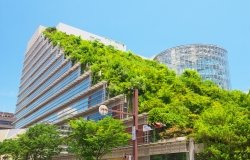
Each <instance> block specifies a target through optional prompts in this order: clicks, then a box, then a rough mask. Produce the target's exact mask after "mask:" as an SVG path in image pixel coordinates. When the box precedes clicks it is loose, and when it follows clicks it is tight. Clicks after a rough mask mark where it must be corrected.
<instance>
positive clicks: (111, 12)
mask: <svg viewBox="0 0 250 160" xmlns="http://www.w3.org/2000/svg"><path fill="white" fill-rule="evenodd" d="M249 8H250V1H249V0H237V1H228V0H174V1H172V0H154V1H153V0H151V1H150V0H124V1H118V0H106V1H100V0H99V1H98V0H91V1H90V0H88V1H87V0H36V1H34V0H22V1H18V0H15V1H14V0H1V1H0V35H1V38H0V41H1V43H0V53H1V63H0V75H1V78H0V111H7V112H14V111H15V104H16V96H17V92H18V87H19V81H20V76H21V70H22V63H23V59H24V53H25V49H26V45H27V42H28V40H29V39H30V37H31V36H32V34H33V33H34V31H35V30H36V28H37V27H38V26H39V25H45V26H56V25H57V23H59V22H63V23H66V24H69V25H72V26H75V27H78V28H81V29H83V30H86V31H89V32H92V33H95V34H98V35H102V36H105V37H109V38H111V39H114V40H117V41H120V42H123V43H125V44H126V45H127V47H128V49H129V50H132V51H133V52H135V53H137V54H140V55H142V56H144V57H152V56H154V55H155V54H157V53H159V52H161V51H162V50H165V49H167V48H170V47H174V46H177V45H182V44H192V43H209V44H217V45H219V46H222V47H223V48H225V49H227V50H228V52H229V65H230V78H231V85H232V88H233V89H239V90H242V91H248V90H249V89H250V9H249Z"/></svg>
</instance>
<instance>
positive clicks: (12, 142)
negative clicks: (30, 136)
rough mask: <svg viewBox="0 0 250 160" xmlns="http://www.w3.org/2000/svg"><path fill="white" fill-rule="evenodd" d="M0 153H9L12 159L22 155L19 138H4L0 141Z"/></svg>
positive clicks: (16, 159) (14, 159) (15, 159)
mask: <svg viewBox="0 0 250 160" xmlns="http://www.w3.org/2000/svg"><path fill="white" fill-rule="evenodd" d="M0 155H10V156H11V157H12V159H13V160H18V159H20V158H21V156H22V148H21V146H20V141H19V139H6V140H4V141H3V142H0Z"/></svg>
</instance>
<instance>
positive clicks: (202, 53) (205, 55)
mask: <svg viewBox="0 0 250 160" xmlns="http://www.w3.org/2000/svg"><path fill="white" fill-rule="evenodd" d="M154 59H155V60H157V61H159V62H160V63H163V64H166V65H167V66H168V67H169V68H171V69H173V70H175V71H176V72H177V74H181V73H182V72H183V71H184V70H185V69H187V68H188V69H194V70H196V71H198V72H199V73H200V75H201V76H202V78H203V79H207V80H212V81H213V82H215V83H216V84H217V85H219V86H221V87H222V88H224V89H230V78H229V69H228V59H227V51H226V50H225V49H223V48H221V47H218V46H216V45H204V44H191V45H182V46H177V47H174V48H170V49H167V50H165V51H163V52H161V53H160V54H158V55H157V56H156V57H155V58H154Z"/></svg>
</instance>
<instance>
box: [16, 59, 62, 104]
mask: <svg viewBox="0 0 250 160" xmlns="http://www.w3.org/2000/svg"><path fill="white" fill-rule="evenodd" d="M63 60H64V57H63V56H61V57H60V58H58V59H57V60H55V61H53V62H52V63H51V64H50V65H48V66H47V67H48V69H46V70H43V71H42V72H40V73H37V76H36V77H35V78H33V79H32V80H30V82H29V85H30V86H29V87H28V89H26V90H25V91H24V92H23V93H22V94H21V95H20V96H19V98H18V102H21V101H22V100H23V99H24V98H25V97H26V95H28V94H29V93H30V92H32V91H33V90H34V89H36V88H37V86H39V85H41V83H40V82H42V83H43V82H44V80H45V79H46V78H48V75H50V74H51V73H53V72H54V71H55V70H56V69H57V68H58V67H59V66H60V65H61V64H62V62H63ZM18 106H19V104H18Z"/></svg>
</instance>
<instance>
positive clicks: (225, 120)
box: [194, 103, 250, 160]
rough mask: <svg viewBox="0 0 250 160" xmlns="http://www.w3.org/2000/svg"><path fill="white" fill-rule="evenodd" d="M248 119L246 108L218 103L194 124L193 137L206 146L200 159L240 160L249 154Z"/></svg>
mask: <svg viewBox="0 0 250 160" xmlns="http://www.w3.org/2000/svg"><path fill="white" fill-rule="evenodd" d="M249 133H250V119H249V111H248V110H247V109H246V108H241V107H236V106H234V105H226V106H222V105H220V104H218V103H216V104H214V105H213V107H211V108H209V109H207V110H205V111H204V113H202V114H201V116H200V119H199V120H197V121H196V123H195V133H194V135H195V137H196V140H197V141H200V142H203V143H204V144H205V146H206V148H205V151H204V152H203V153H202V159H203V160H206V159H209V160H217V159H224V160H231V159H234V160H243V159H249V158H250V157H249V155H250V148H249V144H250V136H249Z"/></svg>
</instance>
